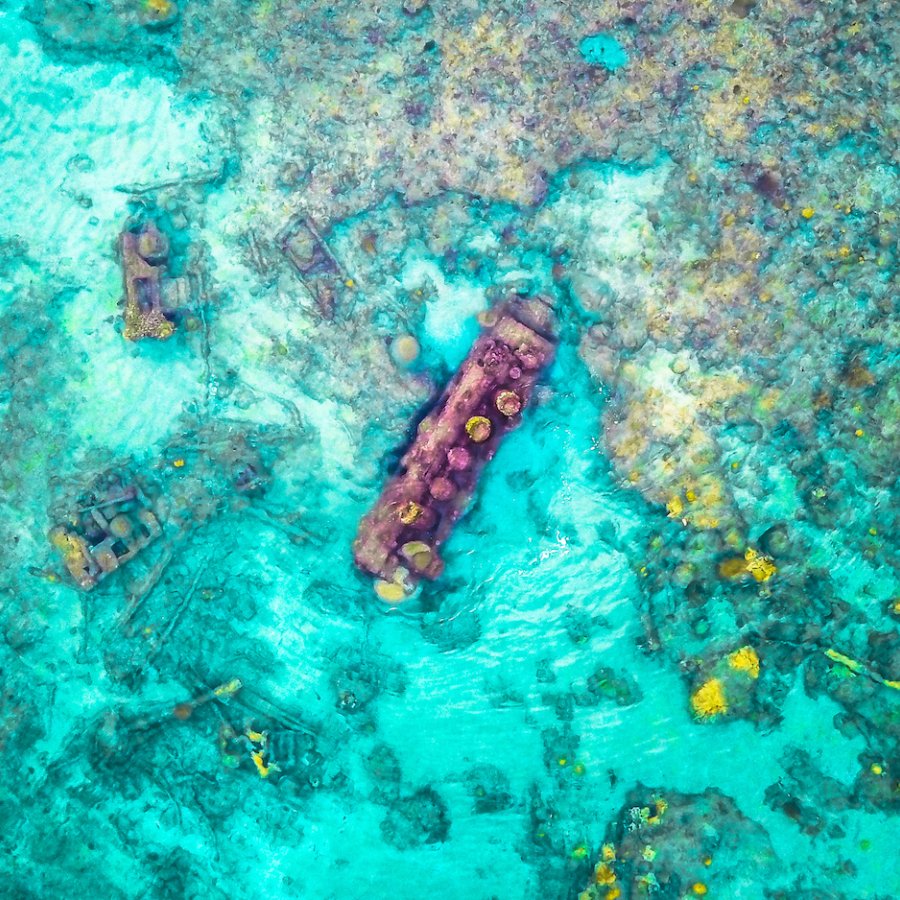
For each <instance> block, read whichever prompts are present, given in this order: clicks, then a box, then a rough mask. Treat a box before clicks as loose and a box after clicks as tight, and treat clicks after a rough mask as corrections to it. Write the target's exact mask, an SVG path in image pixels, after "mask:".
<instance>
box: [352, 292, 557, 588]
mask: <svg viewBox="0 0 900 900" xmlns="http://www.w3.org/2000/svg"><path fill="white" fill-rule="evenodd" d="M491 320H492V321H490V322H489V323H488V325H487V326H486V328H485V330H484V331H483V332H482V334H481V335H480V336H479V337H478V339H477V340H476V341H475V344H474V345H473V346H472V349H471V350H470V351H469V354H468V356H467V357H466V358H465V360H464V361H463V362H462V364H461V365H460V367H459V369H458V370H457V372H456V374H455V375H454V377H453V378H452V379H451V381H450V383H449V384H448V385H447V387H446V388H445V389H444V391H443V393H442V394H441V396H440V397H439V399H438V401H437V403H436V404H435V406H434V409H433V410H432V411H431V412H430V413H429V414H428V415H427V416H426V417H425V418H424V419H423V420H422V422H421V423H420V424H419V427H418V430H417V433H416V436H415V438H414V440H413V442H412V444H411V446H410V447H409V449H408V450H407V451H406V452H405V454H404V455H403V457H402V459H401V460H400V466H399V469H398V471H397V473H396V474H395V475H394V476H393V477H392V478H391V479H390V481H388V483H387V485H386V486H385V488H384V491H383V492H382V494H381V497H380V498H379V499H378V501H377V503H376V504H375V506H374V507H373V508H372V510H371V511H370V512H369V513H368V514H367V515H366V516H365V517H364V518H363V519H362V521H361V523H360V526H359V532H358V534H357V538H356V540H355V542H354V545H353V552H354V558H355V560H356V564H357V566H359V567H360V568H361V569H363V570H364V571H366V572H369V573H370V574H372V575H374V576H376V577H377V578H379V579H380V581H379V582H378V583H377V584H376V591H377V593H378V594H379V596H381V597H382V598H383V599H385V600H388V601H393V602H396V601H400V600H403V599H404V598H405V597H407V596H408V595H409V594H410V593H411V592H412V590H413V588H414V587H415V585H416V583H417V582H418V581H419V580H420V579H422V578H427V579H434V578H437V577H438V576H439V575H440V574H441V572H442V571H443V567H444V564H443V561H442V560H441V557H440V555H439V550H440V547H441V545H442V544H443V542H444V541H445V540H446V538H447V537H448V535H449V534H450V531H451V530H452V528H453V525H454V523H455V522H456V521H457V519H458V518H459V517H460V516H461V515H462V513H463V511H464V510H465V508H466V506H467V504H468V502H469V500H470V499H471V497H472V495H473V493H474V491H475V487H476V485H477V482H478V477H479V474H480V472H481V469H482V468H483V467H484V465H485V464H486V463H487V462H488V460H490V459H491V458H492V457H493V456H494V454H495V453H496V451H497V447H498V445H499V443H500V441H501V439H502V438H503V435H504V434H506V433H507V432H508V431H511V430H512V429H513V428H515V427H516V426H517V425H518V424H519V423H520V422H521V417H522V412H523V410H524V409H525V407H526V406H527V404H528V401H529V399H530V398H531V394H532V391H533V390H534V386H535V382H536V381H537V379H538V377H539V375H540V373H541V371H542V369H543V368H544V367H545V366H547V365H548V364H549V362H550V361H551V360H552V358H553V353H554V339H553V322H552V311H551V309H550V308H549V306H548V305H547V303H545V302H544V301H543V300H541V299H529V300H521V299H516V300H512V301H508V302H506V303H505V304H503V305H502V306H501V307H500V308H499V309H498V310H496V311H495V312H494V313H492V314H491Z"/></svg>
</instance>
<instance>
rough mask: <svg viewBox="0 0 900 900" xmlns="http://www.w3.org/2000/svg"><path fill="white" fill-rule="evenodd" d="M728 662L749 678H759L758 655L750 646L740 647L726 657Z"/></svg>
mask: <svg viewBox="0 0 900 900" xmlns="http://www.w3.org/2000/svg"><path fill="white" fill-rule="evenodd" d="M728 664H729V665H730V666H731V668H732V669H735V670H737V671H738V672H746V673H747V674H748V675H749V676H750V677H751V678H759V656H758V655H757V653H756V651H755V650H754V649H753V648H752V647H741V648H740V649H739V650H735V651H734V653H732V654H731V655H730V656H729V657H728Z"/></svg>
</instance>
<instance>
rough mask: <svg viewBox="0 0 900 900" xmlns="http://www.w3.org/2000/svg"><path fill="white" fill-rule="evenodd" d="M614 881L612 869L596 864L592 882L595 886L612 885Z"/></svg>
mask: <svg viewBox="0 0 900 900" xmlns="http://www.w3.org/2000/svg"><path fill="white" fill-rule="evenodd" d="M615 880H616V873H615V872H613V870H612V867H611V866H609V865H608V864H607V863H605V862H602V863H597V868H596V869H594V881H596V882H597V884H614V883H615Z"/></svg>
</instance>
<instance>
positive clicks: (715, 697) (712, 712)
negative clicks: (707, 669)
mask: <svg viewBox="0 0 900 900" xmlns="http://www.w3.org/2000/svg"><path fill="white" fill-rule="evenodd" d="M691 706H692V707H693V708H694V712H695V713H696V715H697V716H699V717H700V718H701V719H709V718H712V717H713V716H718V715H722V714H723V713H726V712H728V701H727V700H726V699H725V687H724V685H723V684H722V682H721V681H720V680H719V679H718V678H710V679H709V681H705V682H704V683H703V684H701V685H700V687H699V688H697V690H696V691H694V694H693V696H692V697H691Z"/></svg>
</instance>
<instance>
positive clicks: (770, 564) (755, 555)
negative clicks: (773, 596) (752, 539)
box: [719, 547, 778, 582]
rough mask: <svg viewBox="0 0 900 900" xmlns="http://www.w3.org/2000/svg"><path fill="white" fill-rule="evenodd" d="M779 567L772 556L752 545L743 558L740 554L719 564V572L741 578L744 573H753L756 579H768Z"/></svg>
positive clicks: (723, 575)
mask: <svg viewBox="0 0 900 900" xmlns="http://www.w3.org/2000/svg"><path fill="white" fill-rule="evenodd" d="M777 571H778V567H777V566H776V565H775V563H774V561H773V560H772V558H771V557H770V556H765V555H763V554H761V553H759V552H757V551H756V550H754V549H753V548H752V547H750V548H748V549H747V550H746V551H745V552H744V557H743V559H742V558H741V557H739V556H736V557H732V558H731V559H726V560H725V561H724V562H722V563H720V564H719V574H720V575H721V576H722V577H723V578H740V577H741V576H742V575H752V576H753V578H754V579H755V580H756V581H759V582H763V581H768V580H769V579H770V578H771V577H772V576H773V575H774V574H775V573H776V572H777Z"/></svg>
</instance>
